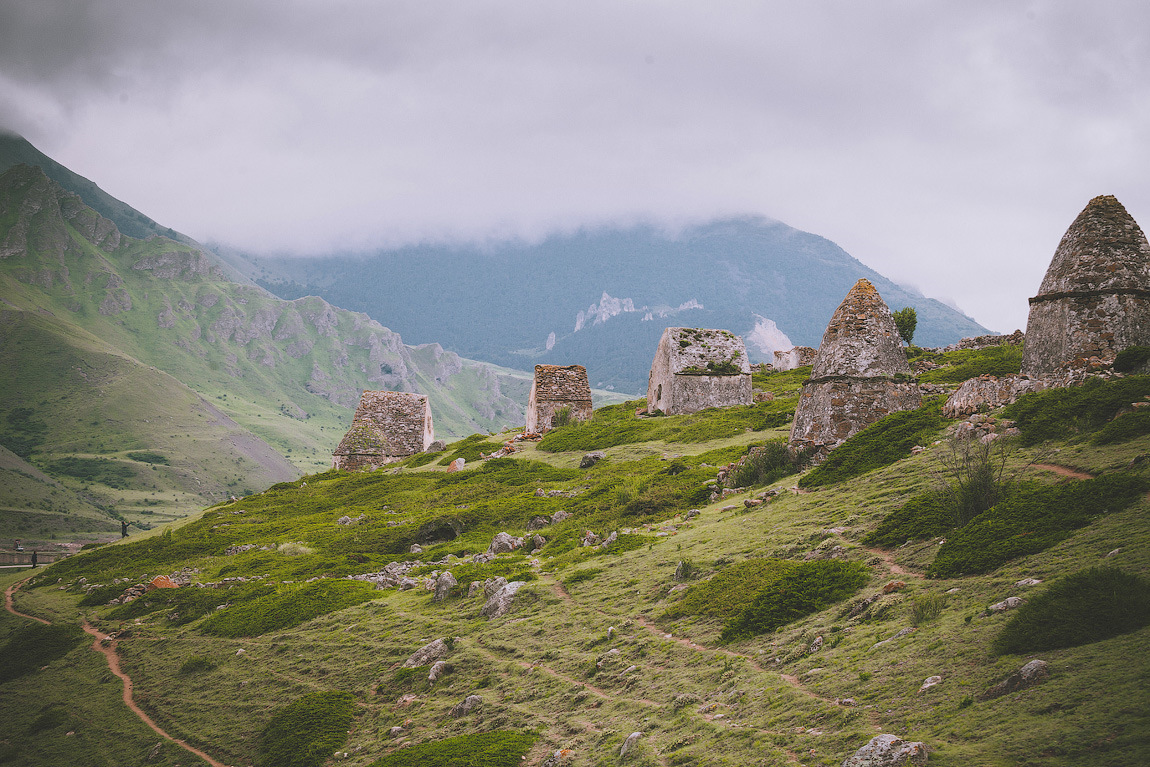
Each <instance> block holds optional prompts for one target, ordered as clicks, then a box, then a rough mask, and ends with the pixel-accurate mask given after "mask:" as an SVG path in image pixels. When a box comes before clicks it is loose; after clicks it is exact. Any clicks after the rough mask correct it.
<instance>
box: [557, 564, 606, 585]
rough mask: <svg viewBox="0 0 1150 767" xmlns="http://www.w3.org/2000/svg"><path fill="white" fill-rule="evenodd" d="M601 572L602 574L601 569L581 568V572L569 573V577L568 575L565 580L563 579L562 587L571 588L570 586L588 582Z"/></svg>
mask: <svg viewBox="0 0 1150 767" xmlns="http://www.w3.org/2000/svg"><path fill="white" fill-rule="evenodd" d="M601 572H603V568H601V567H586V568H583V569H582V570H576V571H575V572H573V573H571V574H570V575H568V576H567V577H566V578H564V579H563V585H564V586H567V587H571V586H574V585H575V584H576V583H582V582H583V581H589V580H591V579H592V578H594V577H595V576H596V575H598V574H599V573H601Z"/></svg>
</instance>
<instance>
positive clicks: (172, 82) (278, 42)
mask: <svg viewBox="0 0 1150 767" xmlns="http://www.w3.org/2000/svg"><path fill="white" fill-rule="evenodd" d="M1148 36H1150V3H1147V2H1146V1H1145V0H1124V1H1119V2H1107V1H1106V0H1097V1H1096V2H1091V3H1087V2H1082V1H1081V0H1068V1H1066V2H1040V1H1034V2H1013V1H1011V0H986V1H980V0H962V2H949V3H941V2H938V3H930V2H923V1H922V0H915V1H911V0H905V1H903V2H896V1H894V0H867V1H866V2H859V1H858V0H842V2H818V1H817V0H813V1H812V0H795V2H792V3H777V2H722V1H721V0H719V1H718V2H716V1H714V0H712V1H711V2H706V3H703V2H669V1H668V0H660V1H659V2H654V1H652V2H643V1H642V0H615V1H614V2H600V1H598V0H579V2H572V3H557V2H547V1H546V0H522V2H483V1H482V0H443V1H442V2H436V1H434V0H410V1H409V2H383V1H381V0H362V1H360V0H350V1H346V2H332V1H331V0H323V1H322V2H321V1H320V0H315V1H314V2H304V1H298V0H297V1H293V0H276V1H275V2H271V1H270V0H269V1H268V2H260V3H255V2H243V1H242V0H219V1H208V0H179V1H178V2H169V1H167V0H108V1H106V2H75V0H0V126H2V127H7V128H9V129H11V130H14V131H16V132H18V133H20V134H21V135H23V136H25V137H26V138H27V139H29V140H30V141H31V142H32V143H33V144H35V145H36V146H37V147H38V148H39V149H40V150H41V151H43V152H45V153H46V154H48V155H50V156H52V157H53V158H54V159H56V160H58V161H60V162H62V163H63V164H65V165H67V166H68V167H69V168H71V169H72V170H74V171H76V172H78V173H80V174H82V175H84V176H86V177H88V178H90V179H92V180H93V181H95V182H96V183H98V184H100V186H102V187H103V188H104V189H105V190H107V191H108V192H110V193H111V194H113V195H114V196H116V197H118V198H120V199H122V200H124V201H125V202H127V203H129V204H131V205H133V206H134V207H136V208H138V209H140V210H142V211H143V212H145V213H146V214H148V215H150V216H151V217H153V218H154V219H156V220H157V221H159V222H161V223H162V224H164V225H166V226H171V227H173V228H175V229H178V230H180V231H182V232H184V233H186V234H189V235H191V236H192V237H195V238H197V239H199V240H215V241H219V242H224V243H227V244H231V245H235V246H238V247H242V248H246V249H250V250H256V251H263V250H270V249H290V250H296V251H302V252H317V251H324V250H328V249H330V248H334V247H349V246H350V247H363V246H370V245H380V244H391V245H394V244H402V243H406V242H412V241H416V240H440V239H471V238H491V237H505V236H517V237H525V238H537V237H539V236H541V235H543V234H546V233H547V232H549V231H554V230H556V229H558V230H568V229H573V228H576V227H579V226H584V225H598V224H603V223H615V222H620V223H628V222H633V221H638V220H642V221H651V222H656V223H664V222H665V223H667V224H669V225H671V226H676V225H681V224H683V223H687V222H693V221H701V220H705V219H707V218H709V217H714V216H721V215H731V214H759V215H766V216H770V217H773V218H776V219H779V220H781V221H783V222H785V223H788V224H790V225H792V226H796V227H799V228H801V229H805V230H807V231H811V232H814V233H817V234H820V235H823V236H825V237H828V238H830V239H832V240H834V241H835V242H837V243H838V244H839V245H841V246H842V247H843V248H845V249H846V250H847V251H848V252H850V253H851V254H852V255H854V256H855V257H857V258H858V259H860V260H861V261H863V262H864V263H866V264H867V265H869V266H871V267H873V268H875V269H877V270H878V271H879V272H882V273H883V274H885V275H887V276H888V277H890V278H892V279H894V280H896V281H898V282H902V283H904V284H907V285H911V286H914V287H917V288H918V289H919V290H921V291H922V292H924V293H925V294H926V295H929V296H933V297H936V298H941V299H943V300H948V301H951V302H955V303H957V304H958V305H959V306H960V307H961V308H962V309H963V310H965V311H966V312H967V313H968V314H970V315H971V316H973V317H974V318H975V319H977V320H979V321H980V322H982V323H983V324H984V325H986V326H987V327H990V328H992V329H994V330H998V331H1003V332H1009V331H1011V330H1013V329H1014V328H1015V327H1025V323H1026V313H1027V303H1026V299H1027V297H1028V296H1031V295H1033V294H1034V293H1035V292H1036V290H1037V288H1038V284H1039V282H1040V280H1041V278H1042V275H1043V273H1044V272H1045V269H1046V267H1047V264H1048V263H1049V261H1050V257H1051V255H1052V254H1053V252H1054V249H1055V247H1056V246H1057V244H1058V241H1059V239H1060V238H1061V236H1062V234H1063V232H1065V230H1066V227H1067V226H1069V224H1070V222H1071V221H1072V220H1073V219H1074V217H1075V216H1076V215H1077V214H1078V212H1079V211H1080V210H1081V209H1082V207H1083V206H1084V205H1085V204H1086V202H1087V201H1088V200H1089V199H1090V198H1091V197H1093V196H1094V195H1098V194H1114V195H1117V196H1118V199H1119V200H1120V201H1122V202H1123V204H1125V206H1126V208H1127V210H1129V211H1130V213H1131V214H1132V215H1133V216H1134V217H1135V219H1137V220H1139V221H1140V223H1142V225H1143V226H1147V225H1150V186H1148V183H1150V173H1148V167H1150V162H1148V161H1150V39H1148ZM774 319H776V320H782V318H774Z"/></svg>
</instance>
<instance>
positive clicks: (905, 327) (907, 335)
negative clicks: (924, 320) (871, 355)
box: [891, 306, 918, 344]
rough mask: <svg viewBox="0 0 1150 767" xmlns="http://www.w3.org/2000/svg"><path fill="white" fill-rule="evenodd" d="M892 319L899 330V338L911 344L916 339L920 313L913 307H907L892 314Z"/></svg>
mask: <svg viewBox="0 0 1150 767" xmlns="http://www.w3.org/2000/svg"><path fill="white" fill-rule="evenodd" d="M891 317H892V318H893V319H894V326H895V327H896V328H898V334H899V337H900V338H902V340H903V341H905V342H906V343H907V344H909V343H910V342H911V341H912V340H913V339H914V331H915V328H917V327H918V312H916V311H915V310H914V307H913V306H907V307H904V308H902V309H899V310H898V311H897V312H892V313H891Z"/></svg>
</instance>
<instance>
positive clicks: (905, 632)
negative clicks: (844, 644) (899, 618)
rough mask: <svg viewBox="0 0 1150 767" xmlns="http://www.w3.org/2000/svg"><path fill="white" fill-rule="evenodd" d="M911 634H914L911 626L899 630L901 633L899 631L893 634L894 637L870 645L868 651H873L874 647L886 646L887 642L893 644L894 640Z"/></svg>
mask: <svg viewBox="0 0 1150 767" xmlns="http://www.w3.org/2000/svg"><path fill="white" fill-rule="evenodd" d="M912 633H914V628H913V627H912V626H907V627H906V628H904V629H902V630H901V631H899V632H898V633H897V634H895V635H894V636H892V637H891V638H890V639H884V640H882V641H881V642H875V643H874V644H872V645H871V646H870V649H872V650H873V649H875V648H876V647H881V646H883V645H884V644H887V643H888V642H893V641H895V640H896V639H902V638H903V637H904V636H907V635H908V634H912Z"/></svg>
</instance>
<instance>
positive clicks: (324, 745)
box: [259, 692, 353, 767]
mask: <svg viewBox="0 0 1150 767" xmlns="http://www.w3.org/2000/svg"><path fill="white" fill-rule="evenodd" d="M352 713H353V702H352V695H351V693H347V692H313V693H311V694H309V695H305V696H303V697H302V698H300V699H299V700H297V701H295V702H294V703H289V704H288V705H287V706H285V707H284V708H282V709H280V710H279V711H278V712H277V713H276V714H275V716H273V717H272V718H271V720H270V721H269V722H268V723H267V726H265V727H264V730H263V732H262V733H261V734H260V742H259V753H260V759H259V764H260V765H261V767H319V765H321V764H323V763H324V761H326V760H327V759H328V758H329V757H330V756H331V755H332V752H334V751H335V750H336V749H337V748H339V747H340V746H342V745H343V744H344V742H345V741H347V731H348V728H350V727H351V722H352Z"/></svg>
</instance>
